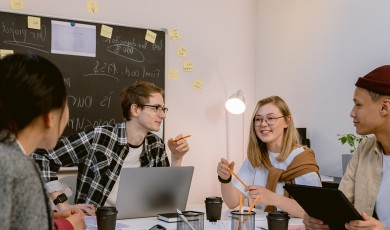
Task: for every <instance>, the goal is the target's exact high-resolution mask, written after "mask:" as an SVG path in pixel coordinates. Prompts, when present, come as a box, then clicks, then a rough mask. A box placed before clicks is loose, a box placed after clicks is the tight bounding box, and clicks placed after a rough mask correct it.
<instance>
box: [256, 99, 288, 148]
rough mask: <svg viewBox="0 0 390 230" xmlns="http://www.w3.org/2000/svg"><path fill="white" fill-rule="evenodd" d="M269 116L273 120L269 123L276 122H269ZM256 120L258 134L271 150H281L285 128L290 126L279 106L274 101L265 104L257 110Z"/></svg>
mask: <svg viewBox="0 0 390 230" xmlns="http://www.w3.org/2000/svg"><path fill="white" fill-rule="evenodd" d="M267 118H271V119H268V120H269V121H271V122H268V123H273V122H275V123H274V124H271V125H269V124H267V122H266V121H265V120H267ZM254 120H255V121H254V124H255V132H256V136H257V137H258V138H260V140H261V141H263V142H264V143H265V144H266V145H267V148H268V149H269V150H270V151H272V152H279V151H280V149H281V146H282V142H283V135H284V130H285V128H287V127H288V124H287V122H286V119H285V117H283V114H282V112H281V111H280V110H279V108H278V107H277V106H276V105H274V104H273V103H268V104H265V105H263V106H261V107H260V108H259V109H258V110H257V112H256V115H255V118H254ZM272 120H273V122H272ZM261 121H262V122H261ZM260 122H261V123H260ZM256 123H257V124H258V126H257V125H256Z"/></svg>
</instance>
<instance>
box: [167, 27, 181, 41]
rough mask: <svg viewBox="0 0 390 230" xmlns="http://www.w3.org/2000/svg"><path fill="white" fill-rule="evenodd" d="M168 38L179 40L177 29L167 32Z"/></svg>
mask: <svg viewBox="0 0 390 230" xmlns="http://www.w3.org/2000/svg"><path fill="white" fill-rule="evenodd" d="M169 37H170V38H171V39H172V40H178V39H180V34H179V31H178V30H177V29H172V30H169Z"/></svg>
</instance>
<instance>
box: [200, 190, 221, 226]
mask: <svg viewBox="0 0 390 230" xmlns="http://www.w3.org/2000/svg"><path fill="white" fill-rule="evenodd" d="M204 202H205V204H206V216H207V220H209V221H211V222H216V221H217V220H220V219H221V212H222V203H223V201H222V198H221V197H217V196H213V197H206V200H205V201H204Z"/></svg>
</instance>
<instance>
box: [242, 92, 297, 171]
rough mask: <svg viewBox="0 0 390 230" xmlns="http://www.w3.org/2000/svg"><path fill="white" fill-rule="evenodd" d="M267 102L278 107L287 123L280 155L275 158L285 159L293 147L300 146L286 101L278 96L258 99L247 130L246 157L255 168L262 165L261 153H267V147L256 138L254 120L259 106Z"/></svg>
mask: <svg viewBox="0 0 390 230" xmlns="http://www.w3.org/2000/svg"><path fill="white" fill-rule="evenodd" d="M269 103H272V104H273V105H275V106H276V107H278V109H279V110H280V112H281V113H282V114H283V118H284V120H285V121H286V122H287V124H288V126H287V128H285V129H284V132H283V142H282V149H281V151H280V155H279V156H278V157H277V158H276V160H278V161H282V160H285V159H286V158H287V157H288V156H289V155H290V153H291V151H293V150H294V148H297V147H299V146H301V141H300V137H299V134H298V131H297V129H296V128H295V126H294V122H293V119H292V116H291V112H290V109H289V108H288V106H287V104H286V102H285V101H284V100H283V99H282V98H280V97H279V96H272V97H267V98H264V99H262V100H260V101H258V102H257V104H256V108H255V110H254V111H253V114H252V120H251V125H250V131H249V143H248V150H247V157H248V160H249V162H250V163H251V164H252V166H253V167H255V168H256V167H260V166H261V165H262V163H261V158H262V156H263V154H268V149H267V145H266V143H264V142H263V141H261V140H260V138H258V137H257V135H256V131H255V125H254V120H255V116H256V113H257V111H258V110H259V108H260V107H262V106H264V105H266V104H269ZM289 118H291V119H289Z"/></svg>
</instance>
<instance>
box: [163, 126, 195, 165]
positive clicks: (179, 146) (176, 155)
mask: <svg viewBox="0 0 390 230" xmlns="http://www.w3.org/2000/svg"><path fill="white" fill-rule="evenodd" d="M181 137H183V135H182V134H179V135H178V136H177V137H176V138H175V139H172V138H170V139H169V140H168V147H169V149H170V150H171V153H172V165H174V166H181V161H182V159H183V156H184V155H185V154H186V153H187V152H188V150H190V147H189V146H188V142H187V139H186V138H183V139H180V138H181ZM179 139H180V140H179Z"/></svg>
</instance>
